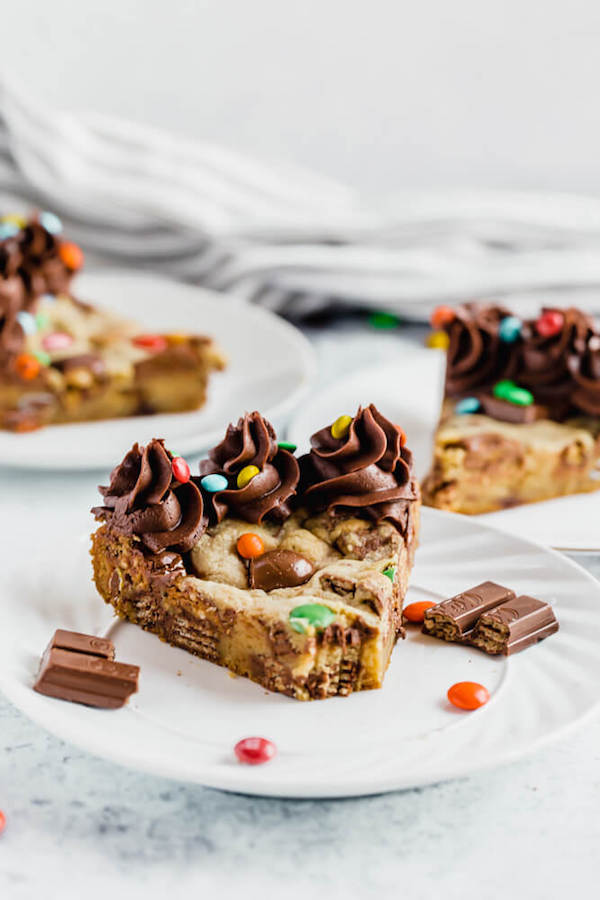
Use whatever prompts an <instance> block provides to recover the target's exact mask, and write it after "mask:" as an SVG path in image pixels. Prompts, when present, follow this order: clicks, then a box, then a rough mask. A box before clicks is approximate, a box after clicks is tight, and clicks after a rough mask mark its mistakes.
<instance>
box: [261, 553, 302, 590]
mask: <svg viewBox="0 0 600 900" xmlns="http://www.w3.org/2000/svg"><path fill="white" fill-rule="evenodd" d="M313 573H314V566H313V564H312V563H311V562H310V560H308V559H306V557H305V556H301V555H300V554H299V553H295V552H294V551H293V550H269V551H268V552H267V553H263V555H262V556H258V557H256V558H255V559H251V560H250V566H249V570H248V575H249V581H250V587H251V588H259V589H260V590H263V591H274V590H275V589H276V588H286V587H298V586H299V585H301V584H304V583H305V582H306V581H308V580H309V578H311V577H312V575H313Z"/></svg>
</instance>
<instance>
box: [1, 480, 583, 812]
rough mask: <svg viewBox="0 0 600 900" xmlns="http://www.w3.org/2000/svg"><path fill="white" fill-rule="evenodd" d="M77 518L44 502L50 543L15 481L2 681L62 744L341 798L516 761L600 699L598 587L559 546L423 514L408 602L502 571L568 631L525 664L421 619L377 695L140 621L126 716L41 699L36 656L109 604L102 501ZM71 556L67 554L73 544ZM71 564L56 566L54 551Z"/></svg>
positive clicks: (257, 790) (116, 633)
mask: <svg viewBox="0 0 600 900" xmlns="http://www.w3.org/2000/svg"><path fill="white" fill-rule="evenodd" d="M74 491H75V492H74V494H73V500H74V501H75V500H81V502H80V504H79V506H78V510H79V511H78V514H77V515H74V516H73V517H72V518H70V519H69V521H65V520H64V519H61V528H57V527H56V514H55V504H50V505H49V506H48V505H46V506H45V508H41V509H40V510H39V513H38V516H37V517H36V525H37V527H38V528H39V530H40V533H42V534H44V538H45V539H44V541H43V542H37V543H34V544H33V545H31V543H30V541H28V540H27V539H26V536H28V535H29V534H30V531H31V512H30V509H28V508H23V504H22V502H21V500H20V492H19V491H18V490H17V487H16V486H15V487H12V486H10V485H9V486H8V488H7V490H6V491H5V494H4V496H6V501H7V515H8V516H9V521H10V522H11V534H10V535H7V541H6V542H5V546H4V548H3V552H4V553H5V561H4V565H3V566H2V567H1V570H0V615H1V617H2V629H0V689H2V690H4V691H5V693H6V695H7V696H8V698H9V699H10V700H12V702H13V703H14V704H15V705H16V706H18V707H19V708H20V709H21V710H22V711H23V712H25V713H26V714H27V715H29V716H31V718H32V719H35V720H36V721H37V722H39V723H40V724H41V725H43V726H45V727H46V728H48V729H49V730H50V731H53V732H55V733H56V734H58V735H59V736H60V737H62V738H64V739H65V740H69V741H72V742H73V743H75V744H78V745H79V746H81V747H84V748H86V749H87V750H90V751H91V752H93V753H97V754H99V755H101V756H105V757H107V758H109V759H112V760H114V761H115V762H119V763H122V764H125V765H128V766H131V767H132V768H135V769H138V770H144V771H147V772H152V773H155V774H158V775H166V776H169V777H172V778H178V779H182V780H186V781H195V782H199V783H201V784H205V785H210V786H212V787H219V788H223V789H226V790H232V791H243V792H246V793H251V794H262V795H267V796H280V797H345V796H352V795H359V794H371V793H378V792H381V791H387V790H395V789H397V788H404V787H413V786H416V785H421V784H427V783H431V782H435V781H440V780H442V779H447V778H452V777H455V776H459V775H460V776H464V775H470V774H472V773H473V772H476V771H478V770H480V769H482V768H486V767H489V766H493V765H498V764H499V763H503V762H507V761H509V760H512V759H515V758H517V757H519V756H522V755H523V754H525V753H529V752H531V751H533V750H534V749H536V748H537V747H539V746H541V745H542V744H543V743H545V742H547V741H548V740H550V739H552V738H555V737H557V736H558V735H559V734H562V733H564V731H565V730H566V729H568V728H569V727H571V726H573V725H574V724H575V723H577V722H579V721H580V720H581V719H582V718H583V717H584V716H585V715H587V714H589V713H591V712H592V711H593V710H594V709H595V708H597V705H598V702H599V698H600V656H599V655H598V642H599V641H600V585H599V584H598V582H597V581H595V579H593V578H592V577H591V576H590V575H588V574H587V573H586V572H584V571H583V570H582V569H581V568H579V567H578V566H576V565H575V564H574V563H571V562H569V561H568V560H567V559H565V558H564V557H561V556H560V555H559V554H557V553H554V552H553V551H551V550H548V549H545V548H543V547H540V546H537V545H535V544H532V543H530V542H528V541H522V540H520V539H518V538H514V537H511V536H510V535H506V534H503V533H502V532H499V531H496V530H494V529H491V528H487V527H483V526H482V525H481V524H480V523H478V522H474V521H471V520H469V519H467V518H466V517H464V516H453V515H450V514H448V513H441V512H438V511H437V510H431V509H425V510H423V529H422V534H421V543H420V547H419V549H418V551H417V561H416V566H415V569H414V572H413V575H412V578H411V587H410V589H409V593H408V602H411V601H414V600H423V599H433V600H439V599H441V598H443V597H445V596H448V595H450V594H454V593H456V592H457V591H459V590H462V589H465V588H466V587H469V586H471V585H473V584H478V583H479V582H481V581H483V580H485V579H487V578H491V579H493V580H496V581H499V582H501V583H504V584H507V585H509V586H512V587H514V588H515V590H517V591H519V592H522V593H529V594H534V595H536V596H540V597H542V598H544V599H545V600H548V601H549V602H551V603H553V604H554V606H555V608H556V613H557V616H558V618H559V621H560V631H559V632H558V633H557V634H555V635H552V637H550V638H548V639H547V640H545V641H543V642H542V643H541V644H539V645H538V646H536V647H531V648H530V649H528V650H526V651H525V652H523V653H520V654H517V655H516V656H514V657H510V658H508V659H506V658H496V657H490V656H486V655H485V654H484V653H480V652H479V651H477V650H473V649H470V648H468V647H461V646H459V645H456V644H445V643H443V642H441V641H437V640H435V639H432V638H428V637H425V636H424V635H423V634H421V633H420V632H419V631H418V629H415V628H411V629H410V632H409V635H408V638H407V640H405V641H401V642H400V644H399V646H398V647H396V649H395V651H394V655H393V659H392V663H391V665H390V668H389V671H388V673H387V676H386V681H385V684H384V687H383V688H382V689H381V690H379V691H365V692H361V693H358V694H353V695H352V696H350V697H347V698H337V697H336V698H332V699H330V700H325V701H315V702H313V703H300V702H298V701H295V700H290V699H289V698H288V697H284V696H282V695H280V694H273V693H269V692H268V691H265V690H264V689H263V688H261V687H260V686H259V685H256V684H253V683H252V682H250V681H248V680H247V679H245V678H231V677H230V676H229V673H228V672H227V670H225V669H222V668H219V667H218V666H215V665H212V664H211V663H209V662H206V661H204V660H199V659H197V658H195V657H193V656H190V655H189V654H187V653H185V652H184V651H183V650H177V649H175V648H173V647H169V646H168V645H166V644H164V643H162V642H161V641H160V640H159V639H158V638H157V637H156V636H154V635H152V634H149V633H148V632H144V631H142V630H141V629H140V628H138V627H136V626H135V625H131V624H128V623H124V624H119V625H117V627H116V628H115V629H114V630H113V631H112V637H113V639H114V641H115V644H116V650H117V659H119V660H121V661H123V662H130V663H136V664H139V665H140V666H141V675H140V690H139V693H138V694H136V695H134V696H133V697H132V698H131V700H130V702H129V703H128V704H127V706H125V707H124V708H123V709H120V710H114V711H107V710H97V709H90V708H87V707H84V706H78V705H76V704H73V703H66V702H63V701H60V700H54V699H51V698H49V697H44V696H42V695H40V694H36V693H35V692H34V691H33V690H32V688H31V685H32V683H33V680H34V678H35V672H36V668H37V665H38V662H39V657H40V654H41V652H42V650H43V649H44V646H45V644H46V643H47V642H48V640H49V638H50V636H51V635H52V633H53V632H54V629H55V628H57V627H63V628H70V629H73V630H78V631H86V632H96V633H99V632H100V631H103V630H104V629H105V628H106V626H107V625H108V624H109V623H110V621H111V609H110V608H109V607H107V606H106V605H105V604H104V603H103V602H102V600H101V599H100V598H99V597H98V595H97V593H96V591H95V589H94V587H93V585H92V584H91V581H90V559H89V554H88V546H89V539H88V537H87V534H88V533H89V529H90V525H91V523H90V519H91V517H90V515H89V513H87V512H86V510H87V508H88V506H89V504H90V503H91V502H93V498H92V497H91V496H90V497H88V498H87V501H85V500H84V498H85V490H84V488H83V485H81V496H80V495H79V492H78V489H77V486H75V489H74ZM65 548H68V549H67V550H65ZM57 559H59V560H60V563H61V564H60V566H57V564H56V561H57ZM465 680H467V681H478V682H481V683H483V684H485V685H486V686H487V688H488V689H489V691H490V693H491V694H492V699H491V701H490V702H489V703H488V705H487V706H485V707H484V708H483V709H481V710H479V711H477V712H475V713H464V712H460V711H458V710H456V709H455V708H453V707H451V706H450V704H449V703H448V702H447V700H446V691H447V689H448V687H449V686H450V685H451V684H453V683H454V682H457V681H465ZM251 735H262V736H264V737H268V738H271V739H272V740H274V741H275V743H276V744H277V747H278V751H279V752H278V755H277V757H276V758H275V759H274V760H273V761H272V762H270V763H269V764H268V765H265V766H242V765H239V764H238V763H237V762H236V760H235V757H234V755H233V746H234V744H235V743H236V741H238V740H239V739H240V738H242V737H248V736H251Z"/></svg>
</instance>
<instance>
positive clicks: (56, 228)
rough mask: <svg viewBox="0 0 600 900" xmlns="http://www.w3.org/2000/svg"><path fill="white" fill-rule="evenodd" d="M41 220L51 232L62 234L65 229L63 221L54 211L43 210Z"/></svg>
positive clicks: (44, 226) (43, 225)
mask: <svg viewBox="0 0 600 900" xmlns="http://www.w3.org/2000/svg"><path fill="white" fill-rule="evenodd" d="M39 222H40V225H41V226H42V227H43V228H45V229H46V231H49V232H50V234H60V233H61V231H62V230H63V224H62V222H61V221H60V219H59V218H58V216H56V215H55V214H54V213H53V212H41V213H40V216H39Z"/></svg>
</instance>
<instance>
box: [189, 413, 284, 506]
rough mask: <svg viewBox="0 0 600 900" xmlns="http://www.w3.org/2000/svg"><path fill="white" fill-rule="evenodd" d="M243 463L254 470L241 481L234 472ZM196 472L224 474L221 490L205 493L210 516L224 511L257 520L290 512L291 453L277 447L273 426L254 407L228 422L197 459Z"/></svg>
mask: <svg viewBox="0 0 600 900" xmlns="http://www.w3.org/2000/svg"><path fill="white" fill-rule="evenodd" d="M246 466H256V468H257V469H258V470H259V471H258V474H256V475H255V476H254V477H253V478H252V479H251V480H250V481H249V482H248V484H246V485H245V486H244V487H238V486H237V476H238V475H239V473H240V472H241V471H242V469H244V468H245V467H246ZM200 473H201V475H212V474H219V475H223V476H224V477H225V478H227V482H228V487H227V488H226V489H225V490H222V491H217V492H216V493H214V494H210V512H211V519H213V520H216V521H217V522H220V521H221V520H222V519H223V517H224V516H225V515H226V514H229V515H233V516H237V517H239V518H241V519H245V520H246V521H247V522H254V523H258V522H262V520H263V519H264V518H265V517H268V518H270V519H274V520H276V521H283V520H284V519H287V518H288V516H290V515H291V512H292V509H291V506H290V504H289V502H288V501H289V500H290V498H291V497H292V496H293V495H294V494H295V493H296V487H297V485H298V480H299V478H300V470H299V468H298V462H297V460H296V458H295V457H294V456H293V455H292V454H291V453H290V452H289V451H288V450H282V449H280V448H279V445H278V443H277V437H276V434H275V430H274V428H273V426H272V425H271V423H270V422H267V420H266V419H263V417H262V416H261V415H260V413H258V412H252V413H246V415H245V416H243V417H242V418H241V419H240V420H239V421H238V423H237V425H230V426H229V427H228V429H227V433H226V435H225V438H224V440H223V441H221V443H220V444H217V446H216V447H214V448H213V449H212V450H211V451H210V453H209V454H208V459H205V460H203V461H202V462H201V463H200Z"/></svg>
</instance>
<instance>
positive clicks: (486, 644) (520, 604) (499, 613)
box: [470, 594, 558, 656]
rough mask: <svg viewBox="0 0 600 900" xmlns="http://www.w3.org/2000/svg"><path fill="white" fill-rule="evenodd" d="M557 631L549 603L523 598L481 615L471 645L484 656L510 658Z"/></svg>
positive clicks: (527, 597)
mask: <svg viewBox="0 0 600 900" xmlns="http://www.w3.org/2000/svg"><path fill="white" fill-rule="evenodd" d="M556 631H558V622H557V620H556V616H555V615H554V610H553V609H552V607H551V606H550V604H549V603H545V602H544V601H543V600H538V599H537V598H536V597H529V596H527V595H525V594H524V595H522V596H520V597H516V598H515V599H514V600H510V601H509V602H508V603H503V604H501V605H500V606H497V607H495V608H494V609H491V610H489V611H488V612H486V613H484V614H483V615H482V616H481V617H480V619H479V621H478V622H477V625H476V627H475V630H474V631H473V635H472V637H471V640H470V643H471V644H473V646H474V647H479V649H480V650H484V651H485V652H486V653H492V654H496V653H502V654H504V656H509V655H510V654H512V653H518V652H519V651H520V650H525V649H526V648H527V647H530V646H531V645H532V644H537V642H538V641H541V640H543V639H544V638H546V637H548V636H549V635H551V634H554V633H555V632H556Z"/></svg>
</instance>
